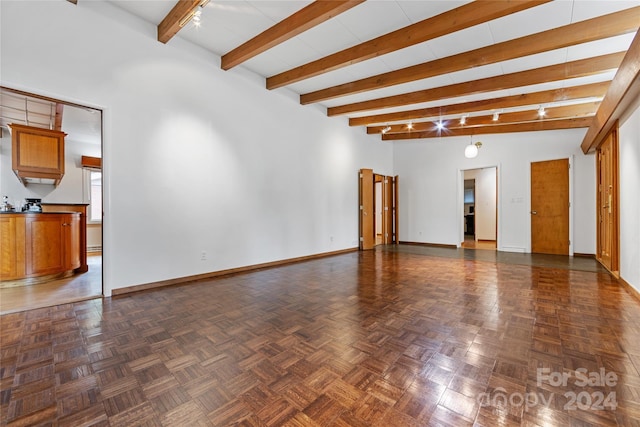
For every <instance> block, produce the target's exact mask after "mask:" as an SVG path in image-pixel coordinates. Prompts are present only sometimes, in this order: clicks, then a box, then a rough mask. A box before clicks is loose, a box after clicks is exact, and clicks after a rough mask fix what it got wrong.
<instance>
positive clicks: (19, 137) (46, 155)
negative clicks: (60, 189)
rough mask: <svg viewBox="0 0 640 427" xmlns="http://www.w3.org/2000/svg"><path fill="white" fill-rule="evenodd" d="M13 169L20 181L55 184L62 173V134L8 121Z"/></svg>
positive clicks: (63, 135)
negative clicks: (9, 123)
mask: <svg viewBox="0 0 640 427" xmlns="http://www.w3.org/2000/svg"><path fill="white" fill-rule="evenodd" d="M10 127H11V147H12V165H13V171H14V172H15V174H16V176H17V177H18V179H19V180H20V181H22V183H23V184H25V185H26V184H28V183H35V184H54V185H58V184H59V183H60V180H61V179H62V176H63V175H64V137H65V136H66V134H65V133H64V132H61V131H57V130H49V129H43V128H37V127H33V126H24V125H19V124H11V125H10Z"/></svg>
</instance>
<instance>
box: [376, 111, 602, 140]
mask: <svg viewBox="0 0 640 427" xmlns="http://www.w3.org/2000/svg"><path fill="white" fill-rule="evenodd" d="M591 120H593V119H592V118H591V117H583V118H577V119H564V120H541V121H539V122H529V123H515V124H507V125H494V126H481V127H475V128H473V127H471V128H456V129H443V130H442V131H438V130H430V131H425V132H411V133H409V132H408V133H394V134H385V135H382V140H383V141H396V140H402V139H423V138H442V137H447V136H463V135H485V134H500V133H515V132H535V131H542V130H558V129H575V128H586V127H589V124H590V123H591Z"/></svg>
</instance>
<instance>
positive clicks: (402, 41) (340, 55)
mask: <svg viewBox="0 0 640 427" xmlns="http://www.w3.org/2000/svg"><path fill="white" fill-rule="evenodd" d="M548 1H549V0H541V1H516V2H514V1H476V2H472V3H468V4H465V5H463V6H460V7H457V8H455V9H452V10H449V11H447V12H444V13H441V14H439V15H437V16H434V17H431V18H428V19H425V20H423V21H420V22H417V23H415V24H412V25H409V26H408V27H405V28H401V29H399V30H396V31H393V32H391V33H388V34H385V35H383V36H380V37H376V38H375V39H372V40H369V41H366V42H364V43H361V44H359V45H356V46H353V47H350V48H347V49H344V50H342V51H340V52H336V53H334V54H331V55H328V56H325V57H324V58H321V59H318V60H316V61H312V62H309V63H307V64H304V65H301V66H299V67H296V68H293V69H291V70H288V71H285V72H282V73H280V74H277V75H275V76H272V77H268V78H267V89H276V88H279V87H283V86H286V85H290V84H292V83H296V82H299V81H301V80H304V79H308V78H311V77H315V76H318V75H320V74H324V73H327V72H329V71H334V70H337V69H339V68H342V67H346V66H348V65H353V64H357V63H359V62H362V61H365V60H367V59H371V58H375V57H377V56H381V55H385V54H387V53H391V52H395V51H397V50H400V49H404V48H406V47H409V46H413V45H416V44H419V43H423V42H426V41H428V40H432V39H435V38H437V37H440V36H443V35H446V34H449V33H452V32H455V31H460V30H463V29H465V28H469V27H472V26H474V25H479V24H482V23H484V22H488V21H491V20H494V19H497V18H500V17H502V16H506V15H510V14H512V13H516V12H519V11H521V10H525V9H528V8H531V7H534V6H538V5H541V4H543V3H547V2H548Z"/></svg>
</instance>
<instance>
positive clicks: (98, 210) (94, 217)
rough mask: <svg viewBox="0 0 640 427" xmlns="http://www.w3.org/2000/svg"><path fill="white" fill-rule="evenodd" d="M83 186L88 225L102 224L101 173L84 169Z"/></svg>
mask: <svg viewBox="0 0 640 427" xmlns="http://www.w3.org/2000/svg"><path fill="white" fill-rule="evenodd" d="M84 173H85V185H86V187H85V188H86V189H87V190H86V192H85V194H86V195H87V198H88V199H89V200H88V202H89V209H88V212H87V217H88V218H87V222H88V223H94V224H95V223H100V222H102V171H98V170H91V169H85V170H84Z"/></svg>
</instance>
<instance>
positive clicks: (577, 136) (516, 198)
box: [394, 129, 596, 254]
mask: <svg viewBox="0 0 640 427" xmlns="http://www.w3.org/2000/svg"><path fill="white" fill-rule="evenodd" d="M585 132H586V130H585V129H575V130H563V131H545V132H525V133H517V134H499V135H483V136H482V137H480V138H477V139H478V140H481V141H482V143H483V145H482V148H481V149H480V152H479V154H478V157H476V158H475V159H467V158H465V157H464V148H465V146H466V145H468V144H469V137H447V138H440V139H433V140H430V141H424V140H421V141H399V142H397V143H396V144H395V147H394V173H395V174H397V175H399V176H400V177H401V181H400V183H401V185H400V189H399V192H400V198H399V203H400V240H402V241H413V242H425V243H437V244H447V245H457V244H459V237H460V236H461V227H462V220H461V219H460V214H459V213H460V212H462V205H461V203H462V182H461V180H462V174H461V172H460V171H461V170H467V169H477V168H483V167H491V166H497V173H498V249H499V250H504V251H520V252H529V251H530V250H531V234H530V230H531V218H530V214H529V211H530V204H531V202H530V164H531V162H534V161H544V160H553V159H559V158H568V157H569V158H571V162H572V165H573V166H572V169H571V172H570V176H572V182H573V189H572V197H573V209H572V217H571V220H572V224H573V229H574V230H575V231H574V233H573V239H572V244H573V245H572V246H573V247H572V250H573V251H574V252H578V253H587V254H593V253H595V246H596V243H595V242H596V236H595V225H596V219H595V215H596V213H595V160H594V156H593V155H584V154H582V151H581V150H580V142H581V141H582V138H583V137H584V134H585Z"/></svg>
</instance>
